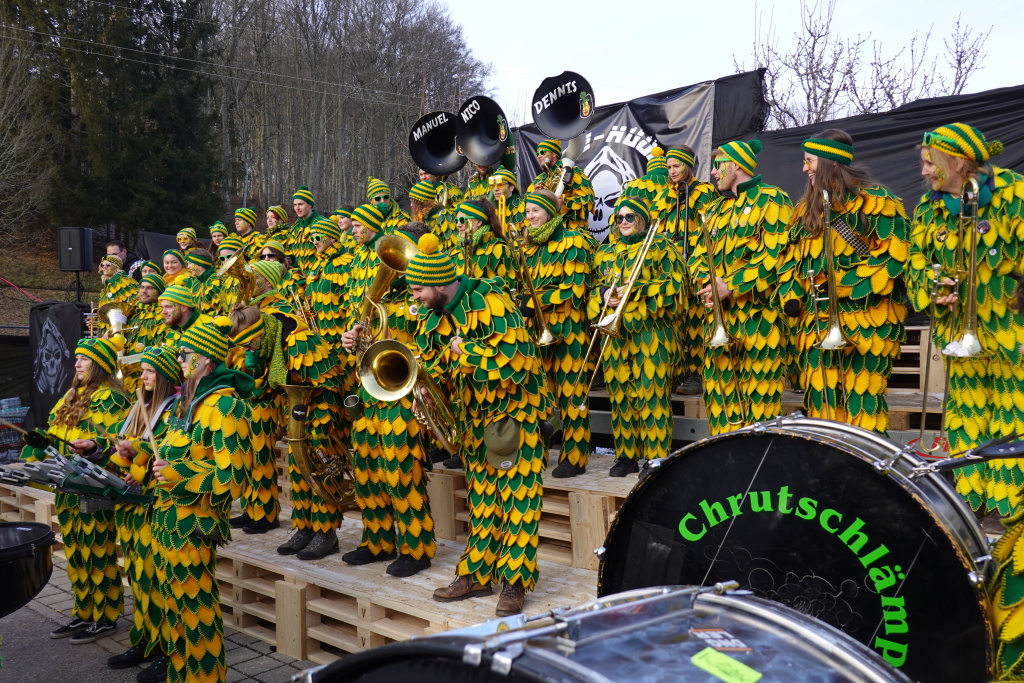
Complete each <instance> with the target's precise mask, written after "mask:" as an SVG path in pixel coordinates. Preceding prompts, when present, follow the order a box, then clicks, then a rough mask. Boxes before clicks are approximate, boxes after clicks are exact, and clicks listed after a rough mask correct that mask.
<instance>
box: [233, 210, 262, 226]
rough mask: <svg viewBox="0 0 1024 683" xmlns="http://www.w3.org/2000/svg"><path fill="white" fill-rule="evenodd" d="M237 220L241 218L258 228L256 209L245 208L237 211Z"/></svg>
mask: <svg viewBox="0 0 1024 683" xmlns="http://www.w3.org/2000/svg"><path fill="white" fill-rule="evenodd" d="M235 218H241V219H242V220H243V221H245V222H246V223H248V224H249V225H251V226H252V227H254V228H255V227H256V218H257V216H256V209H254V208H252V207H251V206H250V207H243V208H241V209H235Z"/></svg>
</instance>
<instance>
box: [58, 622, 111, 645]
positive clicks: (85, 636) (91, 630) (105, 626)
mask: <svg viewBox="0 0 1024 683" xmlns="http://www.w3.org/2000/svg"><path fill="white" fill-rule="evenodd" d="M116 630H117V624H115V623H113V622H111V621H94V622H92V623H91V624H89V625H88V626H87V627H86V628H85V630H83V631H80V632H79V633H78V634H77V635H74V636H71V640H69V641H68V642H69V643H71V644H72V645H85V644H86V643H95V642H96V641H97V640H99V639H100V638H103V637H105V636H107V635H109V634H111V633H113V632H114V631H116Z"/></svg>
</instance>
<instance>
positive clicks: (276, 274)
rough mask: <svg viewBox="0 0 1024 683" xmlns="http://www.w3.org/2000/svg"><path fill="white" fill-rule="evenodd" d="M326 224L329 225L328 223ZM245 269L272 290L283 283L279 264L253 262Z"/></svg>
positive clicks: (282, 274)
mask: <svg viewBox="0 0 1024 683" xmlns="http://www.w3.org/2000/svg"><path fill="white" fill-rule="evenodd" d="M327 222H328V223H330V221H327ZM247 267H249V268H252V271H253V272H254V273H256V274H257V275H259V276H260V277H261V278H263V279H264V280H266V281H267V284H269V285H270V286H271V287H273V288H274V289H277V288H278V287H280V286H281V283H282V282H284V273H283V272H282V269H281V264H280V263H278V262H277V261H253V262H252V263H250V264H249V265H248V266H247Z"/></svg>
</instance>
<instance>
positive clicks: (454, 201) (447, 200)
mask: <svg viewBox="0 0 1024 683" xmlns="http://www.w3.org/2000/svg"><path fill="white" fill-rule="evenodd" d="M416 170H417V173H418V175H419V180H420V182H421V183H422V182H428V183H433V184H435V186H436V189H437V194H435V195H434V196H435V197H437V200H438V201H439V202H440V203H441V205H442V206H445V207H449V206H458V205H459V202H461V201H462V190H461V189H459V186H458V185H456V184H454V183H449V182H447V181H445V180H444V179H443V178H441V177H439V176H437V175H434V174H433V173H428V172H427V171H424V170H423V169H422V168H419V169H416ZM441 200H444V201H441ZM417 220H423V219H422V218H420V219H417Z"/></svg>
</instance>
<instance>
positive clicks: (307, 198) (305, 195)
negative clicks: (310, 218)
mask: <svg viewBox="0 0 1024 683" xmlns="http://www.w3.org/2000/svg"><path fill="white" fill-rule="evenodd" d="M292 199H293V200H295V199H301V200H302V201H304V202H306V203H307V204H309V205H310V206H313V204H314V202H313V191H312V190H310V189H309V188H308V187H306V186H305V185H299V189H297V190H295V194H293V195H292Z"/></svg>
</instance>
